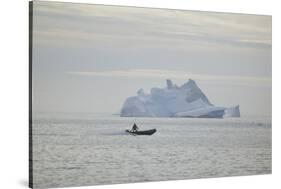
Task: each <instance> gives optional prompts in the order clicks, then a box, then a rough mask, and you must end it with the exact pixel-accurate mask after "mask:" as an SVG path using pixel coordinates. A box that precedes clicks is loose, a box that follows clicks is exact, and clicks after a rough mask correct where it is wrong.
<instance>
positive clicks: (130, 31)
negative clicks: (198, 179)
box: [32, 1, 272, 116]
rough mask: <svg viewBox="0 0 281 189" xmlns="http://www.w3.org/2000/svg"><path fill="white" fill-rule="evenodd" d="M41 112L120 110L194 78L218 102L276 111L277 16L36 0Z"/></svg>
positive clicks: (36, 89) (36, 104) (245, 110)
mask: <svg viewBox="0 0 281 189" xmlns="http://www.w3.org/2000/svg"><path fill="white" fill-rule="evenodd" d="M32 59H33V73H32V74H33V81H32V82H33V111H36V112H77V113H79V112H80V113H119V112H120V110H121V108H122V105H123V103H124V101H125V100H126V98H127V97H129V96H134V95H136V91H137V90H138V89H140V88H143V89H144V90H145V91H146V92H147V93H149V91H150V89H151V88H152V87H164V86H165V84H166V79H172V80H173V82H174V83H176V84H177V85H182V84H184V83H185V82H187V81H188V79H189V78H191V79H193V80H195V81H196V83H197V85H198V86H199V87H200V88H201V90H202V91H203V92H204V93H205V95H206V96H207V97H208V98H209V100H210V101H211V103H212V104H214V105H216V106H222V107H228V106H233V105H237V104H239V105H240V111H241V115H242V116H271V109H272V18H271V16H264V15H247V14H231V13H216V12H201V11H186V10H171V9H152V8H136V7H122V6H105V5H91V4H75V3H58V2H44V1H35V2H34V9H33V57H32Z"/></svg>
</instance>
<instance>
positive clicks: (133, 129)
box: [132, 123, 139, 132]
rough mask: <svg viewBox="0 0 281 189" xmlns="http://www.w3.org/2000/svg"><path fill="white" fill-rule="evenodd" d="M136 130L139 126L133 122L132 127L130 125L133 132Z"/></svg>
mask: <svg viewBox="0 0 281 189" xmlns="http://www.w3.org/2000/svg"><path fill="white" fill-rule="evenodd" d="M138 130H139V128H138V126H137V124H136V123H134V125H133V127H132V131H133V132H136V131H138Z"/></svg>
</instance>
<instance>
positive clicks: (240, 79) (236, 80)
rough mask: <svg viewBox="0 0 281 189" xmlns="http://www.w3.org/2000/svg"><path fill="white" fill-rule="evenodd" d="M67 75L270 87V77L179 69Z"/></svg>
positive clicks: (72, 73) (112, 71) (92, 72)
mask: <svg viewBox="0 0 281 189" xmlns="http://www.w3.org/2000/svg"><path fill="white" fill-rule="evenodd" d="M65 73H66V74H69V75H76V76H84V77H110V78H114V77H118V78H120V77H125V78H144V79H147V78H159V79H168V78H169V79H181V80H187V79H188V78H192V79H194V80H200V81H205V82H206V81H207V82H224V83H230V84H235V85H247V86H267V87H271V83H272V79H271V77H253V76H239V75H232V76H229V75H208V74H196V73H188V72H185V71H179V70H161V69H128V70H110V71H67V72H65Z"/></svg>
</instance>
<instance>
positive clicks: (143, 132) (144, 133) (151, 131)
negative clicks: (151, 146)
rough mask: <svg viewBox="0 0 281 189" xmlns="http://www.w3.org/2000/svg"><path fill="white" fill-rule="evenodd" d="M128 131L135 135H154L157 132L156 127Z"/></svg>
mask: <svg viewBox="0 0 281 189" xmlns="http://www.w3.org/2000/svg"><path fill="white" fill-rule="evenodd" d="M126 132H127V133H130V134H133V135H153V134H154V133H155V132H156V129H151V130H146V131H130V130H126Z"/></svg>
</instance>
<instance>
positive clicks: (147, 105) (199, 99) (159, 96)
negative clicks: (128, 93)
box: [120, 79, 240, 118]
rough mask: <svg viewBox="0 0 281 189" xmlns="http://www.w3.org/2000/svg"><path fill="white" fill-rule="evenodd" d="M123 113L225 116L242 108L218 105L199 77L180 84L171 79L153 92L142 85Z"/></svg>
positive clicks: (144, 115) (136, 114) (143, 115)
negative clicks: (201, 83) (200, 83)
mask: <svg viewBox="0 0 281 189" xmlns="http://www.w3.org/2000/svg"><path fill="white" fill-rule="evenodd" d="M120 116H122V117H194V118H222V117H240V111H239V106H235V107H232V108H224V107H216V106H214V105H213V104H211V103H210V101H209V100H208V98H207V97H206V96H205V94H204V93H203V92H202V91H201V89H200V88H199V87H198V86H197V85H196V83H195V81H194V80H192V79H189V80H188V82H186V83H185V84H183V85H182V86H180V87H178V86H177V85H174V84H173V83H172V81H171V80H167V87H165V88H152V89H151V90H150V94H146V93H145V92H144V90H143V89H139V90H138V92H137V96H133V97H129V98H127V99H126V101H125V103H124V105H123V107H122V109H121V113H120Z"/></svg>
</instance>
